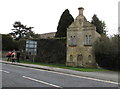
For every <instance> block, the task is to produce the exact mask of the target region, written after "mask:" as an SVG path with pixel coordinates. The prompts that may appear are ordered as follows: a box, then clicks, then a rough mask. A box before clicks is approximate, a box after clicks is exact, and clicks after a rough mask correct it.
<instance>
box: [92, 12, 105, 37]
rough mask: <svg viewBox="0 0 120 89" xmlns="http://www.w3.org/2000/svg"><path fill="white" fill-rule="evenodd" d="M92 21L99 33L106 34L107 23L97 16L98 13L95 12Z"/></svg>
mask: <svg viewBox="0 0 120 89" xmlns="http://www.w3.org/2000/svg"><path fill="white" fill-rule="evenodd" d="M91 23H92V24H94V25H95V26H96V31H97V32H98V33H99V34H104V35H106V31H105V28H106V24H105V22H104V21H102V20H99V18H98V17H97V15H95V14H94V15H93V17H92V21H91Z"/></svg>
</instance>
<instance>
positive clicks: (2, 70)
mask: <svg viewBox="0 0 120 89" xmlns="http://www.w3.org/2000/svg"><path fill="white" fill-rule="evenodd" d="M0 71H2V72H5V73H10V72H8V71H4V70H0Z"/></svg>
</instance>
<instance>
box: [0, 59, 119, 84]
mask: <svg viewBox="0 0 120 89" xmlns="http://www.w3.org/2000/svg"><path fill="white" fill-rule="evenodd" d="M0 63H5V64H10V65H16V66H24V67H30V68H36V69H43V70H47V71H54V72H59V73H65V74H71V75H77V76H84V77H89V78H95V79H99V80H105V81H112V82H118V72H114V71H102V72H101V71H100V72H81V71H74V70H69V69H63V68H55V67H49V66H42V65H34V64H24V63H11V62H7V61H2V60H0Z"/></svg>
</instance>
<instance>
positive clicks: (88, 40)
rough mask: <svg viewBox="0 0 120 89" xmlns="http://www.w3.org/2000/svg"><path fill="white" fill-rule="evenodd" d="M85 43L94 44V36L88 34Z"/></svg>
mask: <svg viewBox="0 0 120 89" xmlns="http://www.w3.org/2000/svg"><path fill="white" fill-rule="evenodd" d="M84 45H92V36H91V35H86V36H85V42H84Z"/></svg>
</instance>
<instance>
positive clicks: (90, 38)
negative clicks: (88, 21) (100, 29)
mask: <svg viewBox="0 0 120 89" xmlns="http://www.w3.org/2000/svg"><path fill="white" fill-rule="evenodd" d="M91 41H92V37H91V35H89V38H88V44H89V45H91V44H92V42H91Z"/></svg>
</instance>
